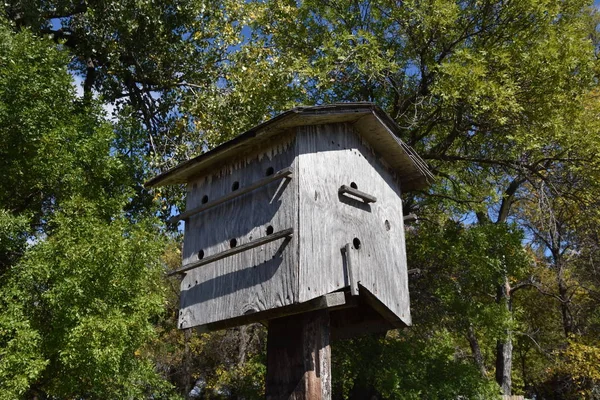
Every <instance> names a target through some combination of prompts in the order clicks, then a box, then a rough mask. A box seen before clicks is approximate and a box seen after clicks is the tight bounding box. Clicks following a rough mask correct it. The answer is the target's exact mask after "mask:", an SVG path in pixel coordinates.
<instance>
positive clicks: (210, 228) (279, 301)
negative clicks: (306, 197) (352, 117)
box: [179, 132, 298, 328]
mask: <svg viewBox="0 0 600 400" xmlns="http://www.w3.org/2000/svg"><path fill="white" fill-rule="evenodd" d="M295 155H296V140H295V134H293V132H292V133H290V134H286V135H281V136H280V137H279V138H278V139H277V140H276V141H272V143H271V144H270V145H269V146H263V147H262V148H261V149H254V150H253V149H249V150H248V151H247V152H246V153H245V154H244V155H243V157H237V158H235V159H233V160H228V161H227V162H225V163H223V164H222V165H221V166H220V167H218V168H215V169H213V170H212V172H211V173H210V174H206V175H203V176H200V177H198V178H196V179H194V180H191V181H190V183H189V184H188V193H187V205H186V210H187V211H186V212H190V210H191V212H192V213H193V214H192V215H190V216H189V217H188V219H187V221H186V225H185V235H184V247H183V265H184V266H186V265H199V266H198V267H197V268H193V269H190V270H189V271H188V272H187V273H186V275H185V277H184V278H183V280H182V282H181V307H180V315H179V327H180V328H188V327H192V326H198V325H206V324H210V323H213V322H216V321H222V320H227V319H231V318H236V317H240V316H243V315H247V314H252V313H256V312H260V311H263V310H269V309H273V308H279V307H283V306H285V305H289V304H293V303H297V302H298V262H297V230H298V228H297V221H298V212H297V202H298V192H297V179H296V177H295V176H294V172H295V170H296V167H295V163H296V156H295ZM215 257H216V259H215ZM203 262H206V263H205V264H202V263H203Z"/></svg>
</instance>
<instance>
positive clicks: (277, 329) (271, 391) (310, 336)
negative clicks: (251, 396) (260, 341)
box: [266, 310, 331, 400]
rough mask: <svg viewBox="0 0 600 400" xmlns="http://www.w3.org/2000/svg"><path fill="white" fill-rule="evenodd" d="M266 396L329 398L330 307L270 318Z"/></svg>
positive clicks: (308, 399)
mask: <svg viewBox="0 0 600 400" xmlns="http://www.w3.org/2000/svg"><path fill="white" fill-rule="evenodd" d="M266 398H267V400H288V399H292V400H331V350H330V347H329V311H328V310H318V311H312V312H308V313H304V314H300V315H292V316H289V317H283V318H278V319H274V320H271V321H269V328H268V338H267V381H266Z"/></svg>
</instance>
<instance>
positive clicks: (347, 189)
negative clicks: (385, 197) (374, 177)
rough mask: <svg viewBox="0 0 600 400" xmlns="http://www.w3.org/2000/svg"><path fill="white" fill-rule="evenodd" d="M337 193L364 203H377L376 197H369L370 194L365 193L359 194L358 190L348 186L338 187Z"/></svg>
mask: <svg viewBox="0 0 600 400" xmlns="http://www.w3.org/2000/svg"><path fill="white" fill-rule="evenodd" d="M338 192H339V193H340V194H349V195H352V196H354V197H358V198H359V199H361V200H362V201H364V202H365V203H375V202H376V201H377V197H375V196H371V195H370V194H368V193H365V192H361V191H360V190H358V189H354V188H353V187H351V186H348V185H342V186H341V187H340V189H339V190H338Z"/></svg>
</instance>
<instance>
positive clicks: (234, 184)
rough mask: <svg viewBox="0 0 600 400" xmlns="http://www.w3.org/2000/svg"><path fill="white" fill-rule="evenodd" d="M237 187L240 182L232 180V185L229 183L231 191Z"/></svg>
mask: <svg viewBox="0 0 600 400" xmlns="http://www.w3.org/2000/svg"><path fill="white" fill-rule="evenodd" d="M239 188H240V183H239V182H238V181H235V182H233V185H231V191H233V192H235V191H236V190H238V189H239Z"/></svg>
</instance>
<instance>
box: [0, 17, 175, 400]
mask: <svg viewBox="0 0 600 400" xmlns="http://www.w3.org/2000/svg"><path fill="white" fill-rule="evenodd" d="M0 36H1V37H2V41H1V43H2V44H0V153H1V154H2V157H0V166H1V167H2V168H3V170H4V171H5V172H6V174H7V175H6V179H3V180H2V182H1V183H0V260H1V262H2V264H1V266H2V270H1V271H0V272H1V275H0V398H2V399H5V398H6V399H14V398H30V397H33V396H41V397H53V398H147V397H154V398H166V397H168V396H169V395H170V392H171V388H170V385H169V384H167V383H166V382H165V381H164V380H163V379H162V378H161V377H160V376H159V375H158V374H157V373H156V372H155V370H154V365H153V363H152V362H151V361H150V359H149V357H147V356H142V355H141V352H140V349H142V348H143V347H144V346H145V345H146V343H148V342H149V341H150V340H151V339H152V338H153V337H154V335H155V330H154V327H153V324H152V321H153V320H155V319H156V318H157V316H158V315H160V313H161V312H162V310H163V307H164V297H165V294H164V289H163V286H162V271H163V268H162V264H161V255H162V252H163V248H164V239H163V238H162V235H161V234H160V232H159V231H158V225H157V221H155V220H153V219H148V218H143V216H141V215H139V214H138V215H137V216H136V223H135V224H133V223H132V222H131V216H130V215H126V214H125V213H124V212H123V211H122V210H123V208H124V206H125V205H126V204H127V201H128V199H129V197H130V196H131V194H132V193H133V191H132V190H131V189H130V187H131V184H132V182H133V179H134V176H132V171H135V168H132V167H131V165H130V164H128V162H127V160H125V159H124V153H123V152H121V151H120V150H121V148H122V147H121V146H120V143H119V142H118V141H115V132H114V131H113V129H112V127H111V125H110V124H109V123H108V122H106V121H104V119H103V118H102V116H101V115H100V113H99V112H98V109H97V108H95V107H94V106H91V105H90V106H83V105H82V104H80V103H79V102H78V101H77V99H76V98H75V92H74V89H73V87H72V84H71V77H70V76H69V74H68V72H67V69H66V64H67V56H66V54H65V53H64V52H61V51H58V50H57V49H56V48H55V47H54V45H53V44H52V43H51V42H49V41H46V40H41V39H38V38H35V37H34V36H33V35H31V34H30V33H29V32H27V31H26V30H23V31H20V32H18V33H13V32H12V31H11V29H9V27H8V26H7V24H6V23H5V22H4V21H3V20H0ZM128 217H129V218H128Z"/></svg>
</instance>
